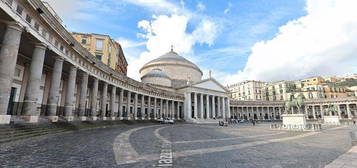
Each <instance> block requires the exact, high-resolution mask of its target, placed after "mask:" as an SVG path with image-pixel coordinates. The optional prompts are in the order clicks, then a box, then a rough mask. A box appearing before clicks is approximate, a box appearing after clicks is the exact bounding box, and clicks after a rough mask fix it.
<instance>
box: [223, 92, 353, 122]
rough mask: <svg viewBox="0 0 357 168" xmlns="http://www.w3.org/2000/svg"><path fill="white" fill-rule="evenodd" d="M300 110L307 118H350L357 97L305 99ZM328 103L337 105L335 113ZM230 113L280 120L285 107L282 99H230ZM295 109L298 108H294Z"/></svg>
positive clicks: (248, 117) (257, 118) (351, 117)
mask: <svg viewBox="0 0 357 168" xmlns="http://www.w3.org/2000/svg"><path fill="white" fill-rule="evenodd" d="M305 104H306V105H305V108H304V109H302V112H303V113H305V114H306V117H307V119H311V120H317V119H324V116H337V115H338V116H339V118H340V119H345V120H350V119H353V118H355V117H357V98H356V97H346V98H335V99H315V100H306V101H305ZM329 105H336V106H337V113H336V114H335V113H333V112H328V111H327V108H328V106H329ZM230 108H231V114H232V117H233V118H237V119H246V120H247V119H256V120H281V119H282V118H281V115H282V114H283V113H284V110H285V107H284V102H283V101H274V102H273V101H231V106H230ZM294 110H295V111H297V110H298V109H294Z"/></svg>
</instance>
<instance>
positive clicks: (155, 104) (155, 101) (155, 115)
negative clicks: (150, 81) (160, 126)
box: [154, 97, 157, 120]
mask: <svg viewBox="0 0 357 168" xmlns="http://www.w3.org/2000/svg"><path fill="white" fill-rule="evenodd" d="M154 119H155V120H156V119H157V98H156V97H154Z"/></svg>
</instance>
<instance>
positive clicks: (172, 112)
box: [171, 100, 175, 119]
mask: <svg viewBox="0 0 357 168" xmlns="http://www.w3.org/2000/svg"><path fill="white" fill-rule="evenodd" d="M171 118H172V119H175V102H174V101H173V100H171Z"/></svg>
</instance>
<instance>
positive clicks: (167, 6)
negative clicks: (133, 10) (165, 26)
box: [125, 0, 183, 13]
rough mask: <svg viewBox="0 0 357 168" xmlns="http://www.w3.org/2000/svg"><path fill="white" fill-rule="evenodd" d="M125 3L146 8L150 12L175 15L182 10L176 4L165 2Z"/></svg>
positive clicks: (141, 1) (139, 1)
mask: <svg viewBox="0 0 357 168" xmlns="http://www.w3.org/2000/svg"><path fill="white" fill-rule="evenodd" d="M125 1H126V2H129V3H132V4H134V5H137V6H142V7H146V8H148V9H150V10H152V11H165V12H170V13H177V12H179V11H180V10H181V9H182V8H180V7H179V6H177V5H176V4H174V3H171V2H168V1H166V0H125ZM181 2H183V1H181ZM181 4H182V3H181Z"/></svg>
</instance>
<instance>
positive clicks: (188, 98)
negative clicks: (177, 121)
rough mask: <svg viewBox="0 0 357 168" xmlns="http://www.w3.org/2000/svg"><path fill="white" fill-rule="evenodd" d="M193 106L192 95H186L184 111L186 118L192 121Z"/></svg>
mask: <svg viewBox="0 0 357 168" xmlns="http://www.w3.org/2000/svg"><path fill="white" fill-rule="evenodd" d="M191 108H192V105H191V93H185V110H184V118H185V119H191V116H192V115H191V113H192V109H191Z"/></svg>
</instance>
